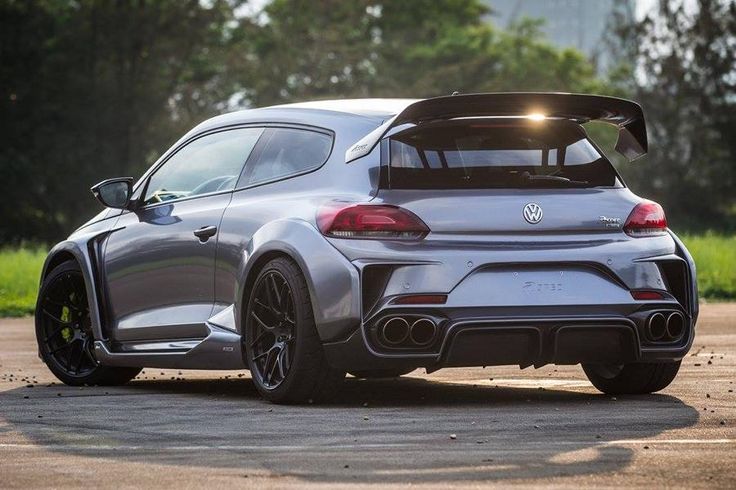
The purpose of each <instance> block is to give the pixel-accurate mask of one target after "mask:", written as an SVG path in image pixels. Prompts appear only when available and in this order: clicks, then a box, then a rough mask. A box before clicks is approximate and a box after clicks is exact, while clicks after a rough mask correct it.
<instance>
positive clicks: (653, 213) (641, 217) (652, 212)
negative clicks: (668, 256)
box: [624, 201, 667, 238]
mask: <svg viewBox="0 0 736 490" xmlns="http://www.w3.org/2000/svg"><path fill="white" fill-rule="evenodd" d="M624 231H625V232H626V234H627V235H630V236H633V237H637V238H638V237H646V236H657V235H664V234H665V233H667V218H666V217H665V215H664V210H663V209H662V206H660V205H659V204H657V203H656V202H653V201H644V202H641V203H639V204H637V205H636V207H635V208H634V210H633V211H631V214H629V217H628V218H626V223H624Z"/></svg>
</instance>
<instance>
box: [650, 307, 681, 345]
mask: <svg viewBox="0 0 736 490" xmlns="http://www.w3.org/2000/svg"><path fill="white" fill-rule="evenodd" d="M684 332H685V317H684V316H683V314H682V313H680V312H679V311H673V312H659V311H658V312H656V313H653V314H652V315H651V316H650V317H649V319H648V320H647V322H646V334H647V337H648V338H649V340H651V341H653V342H673V341H676V340H679V339H680V338H681V337H682V335H683V333H684Z"/></svg>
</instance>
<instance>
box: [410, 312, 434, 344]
mask: <svg viewBox="0 0 736 490" xmlns="http://www.w3.org/2000/svg"><path fill="white" fill-rule="evenodd" d="M436 334H437V325H436V324H435V323H434V322H433V321H432V320H430V319H429V318H420V319H419V320H417V321H415V322H414V323H413V324H412V325H411V330H410V331H409V338H411V341H412V342H413V343H414V344H416V345H420V346H423V345H429V344H431V343H432V341H433V340H434V337H435V335H436Z"/></svg>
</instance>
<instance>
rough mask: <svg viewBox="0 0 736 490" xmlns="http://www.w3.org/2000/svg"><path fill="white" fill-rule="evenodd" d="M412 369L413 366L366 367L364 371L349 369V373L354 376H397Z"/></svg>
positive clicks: (377, 377) (376, 377) (371, 377)
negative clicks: (397, 367) (400, 367)
mask: <svg viewBox="0 0 736 490" xmlns="http://www.w3.org/2000/svg"><path fill="white" fill-rule="evenodd" d="M412 371H414V368H408V369H367V370H365V371H350V374H351V375H353V376H355V377H356V378H366V379H380V378H398V377H399V376H403V375H405V374H409V373H410V372H412Z"/></svg>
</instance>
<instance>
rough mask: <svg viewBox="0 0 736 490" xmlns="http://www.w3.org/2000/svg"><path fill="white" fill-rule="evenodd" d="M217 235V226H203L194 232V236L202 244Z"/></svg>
mask: <svg viewBox="0 0 736 490" xmlns="http://www.w3.org/2000/svg"><path fill="white" fill-rule="evenodd" d="M215 233H217V227H216V226H203V227H202V228H198V229H196V230H194V236H196V237H197V238H199V241H200V242H206V241H207V240H209V239H210V237H212V236H214V235H215Z"/></svg>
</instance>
